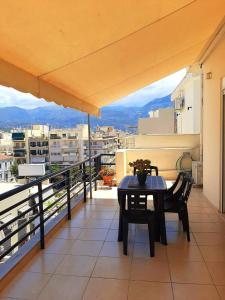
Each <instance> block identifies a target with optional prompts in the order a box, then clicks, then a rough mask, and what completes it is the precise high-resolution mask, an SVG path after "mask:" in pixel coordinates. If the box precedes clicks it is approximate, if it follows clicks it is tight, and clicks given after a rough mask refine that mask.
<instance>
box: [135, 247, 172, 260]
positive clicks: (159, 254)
mask: <svg viewBox="0 0 225 300" xmlns="http://www.w3.org/2000/svg"><path fill="white" fill-rule="evenodd" d="M133 257H135V258H148V259H151V260H162V261H167V260H168V259H167V253H166V247H165V246H164V245H161V244H159V243H155V257H150V248H149V243H135V244H134V251H133Z"/></svg>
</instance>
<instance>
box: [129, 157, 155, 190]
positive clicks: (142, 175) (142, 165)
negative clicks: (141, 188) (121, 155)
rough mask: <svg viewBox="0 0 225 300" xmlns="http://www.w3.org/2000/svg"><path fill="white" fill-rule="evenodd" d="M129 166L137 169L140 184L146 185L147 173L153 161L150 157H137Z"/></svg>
mask: <svg viewBox="0 0 225 300" xmlns="http://www.w3.org/2000/svg"><path fill="white" fill-rule="evenodd" d="M129 166H130V167H133V168H135V169H136V174H137V179H138V182H139V184H140V185H145V182H146V178H147V173H148V170H149V168H150V166H151V161H150V160H148V159H137V160H135V161H133V162H130V163H129Z"/></svg>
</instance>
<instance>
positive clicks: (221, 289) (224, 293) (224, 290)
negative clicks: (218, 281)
mask: <svg viewBox="0 0 225 300" xmlns="http://www.w3.org/2000/svg"><path fill="white" fill-rule="evenodd" d="M216 288H217V291H218V293H219V295H220V299H222V300H225V285H217V286H216Z"/></svg>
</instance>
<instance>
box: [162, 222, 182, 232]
mask: <svg viewBox="0 0 225 300" xmlns="http://www.w3.org/2000/svg"><path fill="white" fill-rule="evenodd" d="M166 231H167V232H170V231H181V232H182V231H183V227H182V223H181V222H180V221H166Z"/></svg>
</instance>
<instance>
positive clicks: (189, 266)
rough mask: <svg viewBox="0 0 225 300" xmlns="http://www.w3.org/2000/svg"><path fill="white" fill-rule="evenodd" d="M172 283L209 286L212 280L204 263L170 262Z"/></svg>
mask: <svg viewBox="0 0 225 300" xmlns="http://www.w3.org/2000/svg"><path fill="white" fill-rule="evenodd" d="M170 271H171V277H172V281H173V282H176V283H193V284H211V283H212V280H211V277H210V274H209V272H208V270H207V268H206V265H205V263H204V262H198V261H188V262H183V261H173V262H170Z"/></svg>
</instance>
